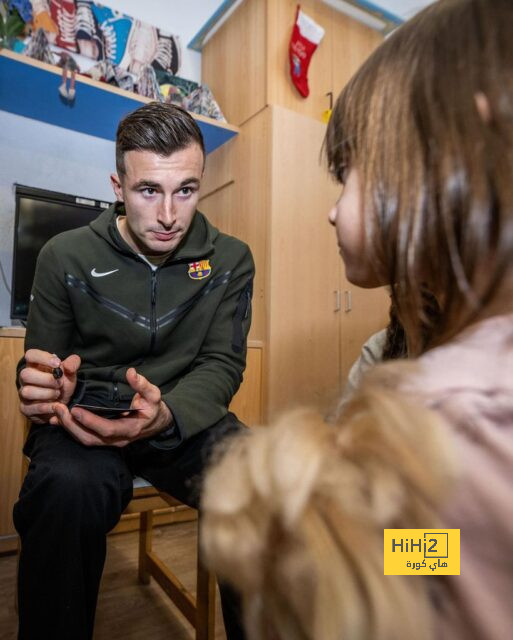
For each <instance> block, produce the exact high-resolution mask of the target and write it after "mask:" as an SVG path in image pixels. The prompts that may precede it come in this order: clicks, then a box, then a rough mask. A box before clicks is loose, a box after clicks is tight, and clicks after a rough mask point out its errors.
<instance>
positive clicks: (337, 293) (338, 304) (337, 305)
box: [333, 289, 342, 313]
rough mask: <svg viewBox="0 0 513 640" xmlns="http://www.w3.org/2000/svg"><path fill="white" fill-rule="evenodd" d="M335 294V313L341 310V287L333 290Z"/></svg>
mask: <svg viewBox="0 0 513 640" xmlns="http://www.w3.org/2000/svg"><path fill="white" fill-rule="evenodd" d="M333 293H334V294H335V309H334V311H335V313H336V312H337V311H340V309H341V307H342V305H341V300H340V297H341V296H340V289H337V290H336V291H334V292H333Z"/></svg>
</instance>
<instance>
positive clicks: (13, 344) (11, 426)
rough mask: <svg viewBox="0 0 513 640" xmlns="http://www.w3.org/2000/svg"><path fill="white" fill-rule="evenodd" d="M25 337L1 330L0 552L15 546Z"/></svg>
mask: <svg viewBox="0 0 513 640" xmlns="http://www.w3.org/2000/svg"><path fill="white" fill-rule="evenodd" d="M24 338H25V331H24V329H0V406H1V407H2V413H1V425H0V553H3V552H5V551H11V550H14V549H16V545H17V536H16V531H15V530H14V525H13V523H12V508H13V505H14V503H15V501H16V499H17V498H18V493H19V492H20V486H21V474H22V454H21V449H22V446H23V438H24V431H25V419H24V418H23V416H22V415H21V413H20V412H19V410H18V395H17V393H16V387H15V379H16V365H17V364H18V360H19V359H20V358H21V356H22V355H23V341H24Z"/></svg>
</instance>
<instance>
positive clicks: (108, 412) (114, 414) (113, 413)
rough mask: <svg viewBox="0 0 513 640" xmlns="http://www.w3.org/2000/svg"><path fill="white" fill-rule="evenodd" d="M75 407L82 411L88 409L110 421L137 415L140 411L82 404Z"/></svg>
mask: <svg viewBox="0 0 513 640" xmlns="http://www.w3.org/2000/svg"><path fill="white" fill-rule="evenodd" d="M74 406H75V407H80V408H81V409H87V410H88V411H91V413H95V414H96V415H97V416H101V417H102V418H109V419H110V420H112V419H114V418H125V417H127V416H131V415H134V414H136V413H137V411H138V409H130V407H128V408H127V407H125V408H123V407H102V406H98V405H94V404H81V403H80V402H79V403H78V404H75V405H74Z"/></svg>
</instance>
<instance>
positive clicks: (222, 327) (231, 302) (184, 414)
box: [152, 245, 255, 449]
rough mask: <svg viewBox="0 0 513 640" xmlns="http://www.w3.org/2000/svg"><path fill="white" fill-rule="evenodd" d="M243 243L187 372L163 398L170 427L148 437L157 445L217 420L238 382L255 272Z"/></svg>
mask: <svg viewBox="0 0 513 640" xmlns="http://www.w3.org/2000/svg"><path fill="white" fill-rule="evenodd" d="M244 247H245V250H244V254H243V255H242V257H241V259H240V260H239V262H238V263H237V265H236V267H235V268H234V269H233V271H232V274H231V277H230V281H229V283H228V285H227V288H226V291H225V294H224V297H223V299H222V301H221V302H220V304H219V305H218V307H217V310H216V312H215V315H214V317H213V320H212V323H211V325H210V328H209V330H208V333H207V335H206V337H205V340H204V341H203V344H202V346H201V349H200V351H199V353H198V356H197V357H196V359H195V361H194V363H193V365H192V367H191V370H190V371H189V373H187V374H186V375H185V376H184V377H183V378H182V379H181V380H180V382H179V383H178V384H177V385H176V386H175V387H174V388H173V389H172V390H171V391H169V392H168V393H166V394H164V395H163V396H162V399H163V401H164V402H165V403H166V404H167V406H168V407H169V409H170V410H171V413H172V414H173V418H174V427H173V428H172V429H171V430H170V431H168V432H164V434H161V437H159V438H158V439H156V440H153V441H152V444H153V446H155V447H157V448H161V449H171V448H174V447H176V446H177V445H178V444H180V443H181V442H182V441H183V440H185V439H187V438H190V437H191V436H193V435H195V434H197V433H199V432H200V431H203V430H204V429H206V428H207V427H209V426H211V425H213V424H215V423H216V422H218V421H219V420H221V418H223V417H224V416H225V415H226V413H227V412H228V405H229V404H230V402H231V399H232V397H233V395H234V394H235V393H236V391H237V389H238V388H239V386H240V383H241V381H242V374H243V371H244V369H245V367H246V350H247V335H248V332H249V328H250V325H251V297H252V292H253V278H254V274H255V267H254V263H253V258H252V256H251V252H250V250H249V248H248V247H247V246H246V245H244Z"/></svg>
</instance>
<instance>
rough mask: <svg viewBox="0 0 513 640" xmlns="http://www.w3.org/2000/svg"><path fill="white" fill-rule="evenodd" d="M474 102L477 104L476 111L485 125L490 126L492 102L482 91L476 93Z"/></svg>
mask: <svg viewBox="0 0 513 640" xmlns="http://www.w3.org/2000/svg"><path fill="white" fill-rule="evenodd" d="M474 102H475V103H476V109H477V112H478V113H479V116H480V117H481V120H482V121H483V122H484V123H485V124H490V122H491V120H492V110H491V108H490V102H489V100H488V98H487V97H486V94H484V93H483V92H482V91H478V92H477V93H474Z"/></svg>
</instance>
